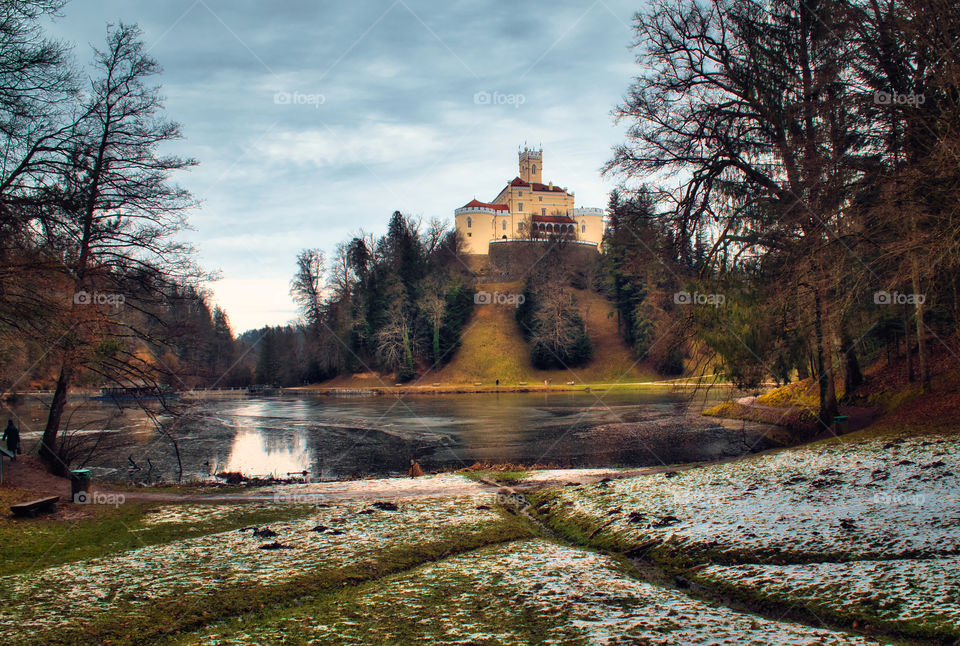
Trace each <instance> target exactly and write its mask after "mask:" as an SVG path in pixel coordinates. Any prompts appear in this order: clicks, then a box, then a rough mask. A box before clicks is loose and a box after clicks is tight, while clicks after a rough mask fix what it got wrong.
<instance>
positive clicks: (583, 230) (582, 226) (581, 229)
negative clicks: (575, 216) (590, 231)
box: [580, 224, 587, 233]
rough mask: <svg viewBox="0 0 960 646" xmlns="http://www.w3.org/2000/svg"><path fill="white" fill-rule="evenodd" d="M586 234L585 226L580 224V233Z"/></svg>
mask: <svg viewBox="0 0 960 646" xmlns="http://www.w3.org/2000/svg"><path fill="white" fill-rule="evenodd" d="M586 232H587V225H585V224H581V225H580V233H586Z"/></svg>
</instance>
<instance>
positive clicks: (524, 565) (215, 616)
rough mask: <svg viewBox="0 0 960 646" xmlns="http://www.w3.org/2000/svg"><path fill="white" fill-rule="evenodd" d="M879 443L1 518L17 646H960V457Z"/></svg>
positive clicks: (949, 448) (907, 443)
mask: <svg viewBox="0 0 960 646" xmlns="http://www.w3.org/2000/svg"><path fill="white" fill-rule="evenodd" d="M877 435H878V433H877V432H876V431H874V430H870V429H867V430H865V431H860V432H858V433H853V434H850V435H848V436H845V437H844V438H840V439H833V440H829V441H823V442H820V443H816V444H812V445H806V446H802V447H796V448H792V449H782V450H774V451H767V452H765V453H762V454H758V455H754V456H751V457H747V458H743V459H738V460H727V461H723V462H715V463H710V464H696V465H678V466H661V467H655V468H648V469H630V470H619V469H576V470H539V471H524V472H516V471H512V472H507V473H501V472H495V471H483V470H480V471H474V472H471V473H469V474H441V475H432V476H425V477H423V478H415V479H411V478H393V479H380V480H361V481H354V482H339V483H316V484H300V485H277V486H272V487H258V488H252V489H235V488H231V489H227V490H224V491H222V492H198V491H195V490H191V491H183V492H178V491H175V490H169V489H164V490H162V491H151V490H141V491H136V492H129V491H128V492H126V493H128V495H129V496H130V497H129V498H127V499H126V500H124V502H123V503H122V504H117V505H114V506H110V505H103V504H90V505H71V504H61V507H60V511H58V512H57V514H56V515H54V516H52V517H46V518H37V519H12V518H9V517H6V518H2V519H0V540H3V541H4V544H6V545H10V546H12V548H11V549H10V550H8V557H7V559H6V560H5V562H4V565H3V567H2V569H0V574H2V576H0V641H11V640H14V639H16V640H17V641H18V643H27V644H30V643H35V644H40V643H43V644H66V643H92V642H97V643H102V642H107V641H109V642H111V643H119V644H123V643H173V644H245V643H251V642H255V643H271V644H272V643H303V642H306V641H309V640H320V641H323V642H324V643H334V644H336V643H357V642H360V643H385V644H386V643H399V642H403V643H432V644H438V643H455V642H460V643H462V641H463V640H464V639H467V638H469V639H472V640H473V641H474V642H476V643H531V642H542V641H556V642H563V643H604V642H608V641H615V640H620V641H624V640H626V641H630V642H633V643H644V642H645V641H648V642H650V643H661V644H687V643H696V642H700V641H703V640H706V639H712V640H714V642H715V643H729V644H737V643H743V641H744V640H749V639H753V640H756V641H759V642H762V643H791V644H806V643H809V644H824V643H830V644H864V643H891V642H894V643H938V644H942V643H953V642H955V641H956V640H958V639H960V632H958V629H957V626H960V601H958V599H960V590H958V587H957V586H958V583H957V582H958V581H960V515H958V513H960V478H958V476H957V474H958V473H960V437H958V434H957V433H956V432H954V433H945V432H943V431H936V432H927V433H926V434H924V435H921V436H917V437H913V436H911V434H910V433H909V432H903V431H898V430H895V429H886V430H884V431H883V432H882V433H879V436H877ZM28 466H29V465H27V464H26V463H24V464H23V465H22V467H24V468H26V467H28ZM12 482H15V481H8V483H6V484H5V485H4V486H3V487H0V496H2V498H3V502H4V503H5V504H9V502H11V501H12V500H14V499H16V498H17V497H18V496H19V497H23V496H25V495H27V494H28V493H33V491H28V490H27V489H15V488H13V487H11V486H10V484H11V483H12ZM21 482H22V481H21ZM50 482H51V481H49V480H46V479H45V484H43V483H41V485H38V486H40V488H41V489H42V488H43V487H44V486H47V485H49V483H50ZM66 484H67V483H66V481H62V480H61V481H59V482H58V483H56V485H57V486H60V487H65V486H66ZM254 528H257V531H256V532H254ZM507 601H509V604H508V606H504V607H502V608H501V606H502V605H503V603H506V602H507ZM491 609H493V610H491ZM496 609H500V610H502V612H497V611H495V610H496Z"/></svg>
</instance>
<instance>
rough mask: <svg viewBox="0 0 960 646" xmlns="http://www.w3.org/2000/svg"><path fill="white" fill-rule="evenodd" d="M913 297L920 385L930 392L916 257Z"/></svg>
mask: <svg viewBox="0 0 960 646" xmlns="http://www.w3.org/2000/svg"><path fill="white" fill-rule="evenodd" d="M913 298H914V302H915V303H916V305H915V306H914V316H915V317H916V319H917V363H918V364H919V366H920V387H921V389H922V390H923V392H925V393H928V392H930V367H929V366H928V365H927V344H926V340H925V339H926V334H925V333H924V329H923V328H924V322H923V304H924V301H925V298H924V296H922V295H921V294H920V270H919V268H918V266H917V258H916V256H914V257H913Z"/></svg>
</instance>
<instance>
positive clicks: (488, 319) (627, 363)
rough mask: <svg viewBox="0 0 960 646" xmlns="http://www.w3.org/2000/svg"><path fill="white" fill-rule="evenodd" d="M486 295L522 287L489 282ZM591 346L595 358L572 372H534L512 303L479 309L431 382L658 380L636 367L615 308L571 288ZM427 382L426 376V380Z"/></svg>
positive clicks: (650, 372)
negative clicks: (622, 333) (450, 355)
mask: <svg viewBox="0 0 960 646" xmlns="http://www.w3.org/2000/svg"><path fill="white" fill-rule="evenodd" d="M481 287H482V289H484V290H486V291H488V292H491V293H493V292H500V293H518V292H520V291H522V289H523V285H522V284H521V283H490V284H485V285H482V286H481ZM572 291H573V292H574V294H575V295H576V299H577V305H578V307H579V309H580V313H581V315H582V316H583V319H584V322H585V323H586V326H587V333H588V334H589V335H590V340H591V341H592V342H593V347H594V353H593V354H594V358H593V360H592V361H591V362H590V363H589V364H588V365H586V366H584V367H582V368H578V369H576V370H574V371H572V372H571V371H569V370H536V369H534V368H533V367H532V366H531V365H530V349H529V346H528V345H527V344H526V343H525V342H524V340H523V337H522V336H521V334H520V329H519V327H518V326H517V323H516V321H515V319H514V312H515V309H514V308H513V307H512V306H510V305H483V306H479V305H478V306H477V307H476V308H474V315H473V317H472V318H471V319H470V322H469V323H468V324H467V327H466V328H465V329H464V335H463V344H462V346H461V347H460V350H459V351H458V352H457V354H456V356H454V358H453V360H452V361H451V362H450V363H449V364H447V365H446V366H444V367H443V368H442V369H441V370H439V371H438V372H436V373H435V375H434V376H433V378H432V381H439V382H441V383H443V382H446V383H472V382H476V381H480V382H490V381H494V380H496V379H500V381H501V383H502V382H506V383H516V382H520V381H526V382H528V383H531V384H535V383H543V380H544V379H551V380H553V382H554V384H560V383H566V382H568V381H576V382H578V383H579V382H581V381H583V382H588V383H594V382H612V381H638V380H640V381H647V380H654V379H657V376H656V373H654V372H653V371H652V370H651V369H650V368H649V367H648V366H646V365H645V364H638V363H636V360H635V359H634V358H633V356H632V353H631V351H630V348H629V347H628V346H627V344H626V343H625V342H624V341H623V339H622V338H621V337H620V335H619V334H618V332H617V319H616V316H615V315H614V314H613V307H612V306H611V304H610V302H609V301H607V300H606V299H605V298H603V297H602V296H600V295H599V294H597V293H596V292H593V291H590V290H579V289H575V290H572ZM428 379H429V377H428Z"/></svg>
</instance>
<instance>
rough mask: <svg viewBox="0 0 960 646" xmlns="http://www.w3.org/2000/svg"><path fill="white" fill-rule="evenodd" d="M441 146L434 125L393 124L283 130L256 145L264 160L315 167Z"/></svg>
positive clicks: (387, 158) (401, 156)
mask: <svg viewBox="0 0 960 646" xmlns="http://www.w3.org/2000/svg"><path fill="white" fill-rule="evenodd" d="M298 107H299V106H298ZM441 147H442V137H441V135H440V133H439V132H438V131H437V129H436V128H432V127H428V126H422V125H412V124H394V123H373V124H362V125H358V126H355V127H352V128H348V127H344V126H331V127H329V128H322V129H321V128H316V129H311V130H306V131H283V132H279V133H277V134H276V135H271V136H270V137H269V139H267V140H265V141H261V142H260V143H259V144H258V145H257V149H258V151H259V152H260V153H261V154H262V155H263V156H264V157H265V158H266V159H267V160H268V161H275V162H276V161H279V162H292V163H296V164H312V165H314V166H317V167H326V166H346V165H349V164H366V165H376V164H387V163H394V162H403V161H404V160H409V159H422V158H424V157H426V156H427V155H429V154H430V153H434V152H436V151H438V150H440V149H441Z"/></svg>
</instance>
